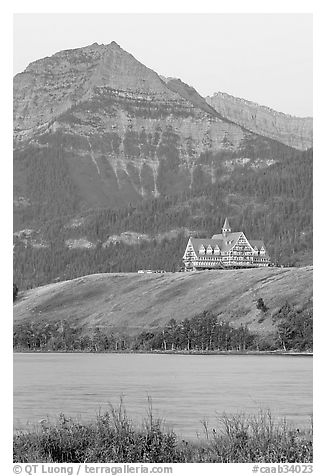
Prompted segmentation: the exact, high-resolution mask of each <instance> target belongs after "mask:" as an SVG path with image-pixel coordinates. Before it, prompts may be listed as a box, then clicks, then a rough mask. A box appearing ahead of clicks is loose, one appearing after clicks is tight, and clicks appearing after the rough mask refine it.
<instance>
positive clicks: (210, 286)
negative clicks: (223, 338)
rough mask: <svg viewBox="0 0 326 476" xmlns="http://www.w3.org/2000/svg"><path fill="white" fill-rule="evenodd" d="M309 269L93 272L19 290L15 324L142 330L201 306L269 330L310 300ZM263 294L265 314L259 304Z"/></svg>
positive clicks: (196, 311) (236, 321)
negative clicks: (276, 318)
mask: <svg viewBox="0 0 326 476" xmlns="http://www.w3.org/2000/svg"><path fill="white" fill-rule="evenodd" d="M312 273H313V270H312V267H311V266H308V267H304V268H266V269H263V268H261V269H247V270H228V271H223V270H221V271H203V272H194V273H166V274H162V275H160V274H149V275H138V274H136V273H112V274H107V273H105V274H94V275H89V276H84V277H82V278H76V279H73V280H71V281H64V282H59V283H54V284H49V285H46V286H42V287H39V288H36V289H32V290H29V291H25V292H22V293H20V294H19V298H18V300H17V301H16V302H15V304H14V321H15V322H16V323H18V322H21V321H23V320H26V319H27V320H29V321H33V322H35V321H39V320H47V321H59V320H68V321H69V322H71V324H74V325H75V324H76V325H78V326H82V327H84V328H85V331H86V330H87V329H89V328H94V327H99V328H102V329H110V330H114V331H126V332H128V334H131V333H135V334H136V333H139V332H141V331H143V330H150V329H155V328H159V327H162V326H164V325H165V324H166V323H167V322H168V321H169V320H170V319H171V318H174V319H175V320H176V321H177V322H180V321H181V320H184V319H186V318H191V317H193V316H195V315H196V314H199V313H201V312H202V311H204V310H211V311H213V312H214V313H216V314H219V315H220V317H221V319H223V320H225V321H228V322H230V323H231V324H233V325H234V326H239V325H240V324H246V325H248V329H250V330H252V331H255V332H258V333H259V334H265V333H269V332H270V331H272V330H273V329H274V327H273V326H274V325H273V322H272V316H273V314H275V313H276V312H277V311H278V310H279V309H280V307H281V306H282V305H283V304H284V303H285V302H289V303H290V304H292V305H294V306H298V307H301V306H303V305H305V303H307V301H309V300H311V299H312ZM259 298H262V299H263V300H264V303H265V305H266V306H267V308H268V311H267V312H265V313H262V311H261V310H259V309H257V300H258V299H259Z"/></svg>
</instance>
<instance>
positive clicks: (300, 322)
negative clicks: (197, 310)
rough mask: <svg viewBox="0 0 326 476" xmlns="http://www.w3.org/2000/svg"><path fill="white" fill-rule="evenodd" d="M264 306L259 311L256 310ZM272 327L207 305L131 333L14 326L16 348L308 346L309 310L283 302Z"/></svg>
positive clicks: (55, 325)
mask: <svg viewBox="0 0 326 476" xmlns="http://www.w3.org/2000/svg"><path fill="white" fill-rule="evenodd" d="M262 312H264V311H262ZM274 322H275V323H276V332H275V333H273V334H271V335H269V336H268V338H266V337H262V336H260V335H258V334H256V333H253V332H252V331H250V330H249V329H248V328H247V327H246V326H244V325H240V327H234V326H232V325H231V324H229V323H227V322H225V321H223V320H221V318H220V316H219V315H215V314H214V313H212V312H210V311H204V312H203V313H201V314H199V315H197V316H195V317H193V318H191V319H185V320H183V321H181V322H179V323H178V322H177V321H176V320H175V319H171V320H170V321H169V322H168V323H167V325H166V326H164V328H163V329H157V330H153V331H144V332H141V333H140V334H138V335H135V336H132V335H128V334H122V333H118V332H116V333H113V332H108V331H106V330H105V329H104V328H95V329H92V330H90V329H83V328H81V327H77V326H75V325H73V324H70V323H69V321H68V320H66V321H60V322H47V321H36V322H30V321H23V322H21V323H18V324H16V325H15V327H14V340H13V345H14V349H16V350H29V351H54V352H55V351H63V352H78V351H81V352H83V351H84V352H110V351H205V352H210V351H250V350H251V351H268V350H278V349H281V350H285V351H289V350H294V351H312V347H313V342H312V310H311V308H310V307H309V306H308V305H306V307H305V308H302V309H300V310H297V309H295V307H294V306H291V305H290V304H288V303H287V304H285V305H284V306H283V307H282V308H280V310H279V311H278V313H276V314H275V316H274Z"/></svg>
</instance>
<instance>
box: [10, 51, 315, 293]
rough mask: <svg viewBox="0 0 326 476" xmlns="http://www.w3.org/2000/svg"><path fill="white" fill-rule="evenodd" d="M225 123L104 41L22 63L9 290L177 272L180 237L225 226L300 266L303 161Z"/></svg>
mask: <svg viewBox="0 0 326 476" xmlns="http://www.w3.org/2000/svg"><path fill="white" fill-rule="evenodd" d="M224 114H225V115H224ZM239 115H240V112H239ZM237 120H238V119H237V118H230V117H227V114H226V113H224V112H223V113H222V112H220V111H218V110H217V109H216V108H215V106H214V107H213V105H211V104H208V102H207V101H206V100H205V99H204V98H203V97H202V96H200V94H199V93H198V92H197V91H196V90H195V89H194V88H193V87H191V86H189V85H187V84H185V83H184V82H183V81H182V80H180V79H174V78H165V77H162V76H159V75H158V74H157V73H156V72H154V71H153V70H151V69H149V68H147V67H146V66H145V65H143V64H141V63H140V62H139V61H137V59H135V58H134V57H133V56H132V55H131V54H129V53H128V52H126V51H124V50H123V49H122V48H121V47H120V46H119V45H117V43H115V42H112V43H110V44H109V45H98V44H97V43H94V44H93V45H90V46H87V47H83V48H78V49H73V50H65V51H61V52H58V53H56V54H54V55H53V56H51V57H49V58H43V59H40V60H38V61H35V62H33V63H31V64H30V65H29V66H28V67H27V68H26V70H25V71H24V72H22V73H20V74H17V75H16V76H15V77H14V161H13V166H14V232H15V233H14V242H15V248H14V249H15V253H14V278H15V280H16V281H17V284H18V286H19V288H20V289H26V288H29V287H34V286H39V285H43V284H46V283H49V282H51V281H53V280H55V279H57V280H64V279H71V278H75V277H77V276H81V275H85V274H90V273H97V272H124V271H137V269H139V268H163V269H165V270H167V271H176V270H178V269H179V267H180V265H181V262H180V260H181V257H182V253H183V250H184V246H185V242H186V240H187V237H188V236H189V235H190V234H191V235H193V236H194V235H199V236H211V235H212V234H214V233H218V232H219V230H220V227H221V226H222V222H223V221H224V218H225V216H229V218H230V220H231V226H232V228H233V229H234V230H237V229H239V230H240V229H241V230H243V231H244V232H245V233H246V234H248V236H250V237H251V238H252V239H264V242H265V244H266V245H267V247H268V250H269V253H270V255H271V257H272V260H273V261H275V262H279V263H282V264H285V265H300V266H302V265H307V264H311V262H312V214H311V210H312V150H311V149H309V150H307V151H305V150H304V151H301V150H298V149H296V148H294V147H290V146H288V145H285V144H283V143H282V142H280V141H278V140H275V139H271V138H270V137H268V135H272V132H271V130H269V131H267V132H266V134H265V135H261V134H258V133H256V132H252V131H250V130H249V127H245V126H244V125H243V124H238V123H237ZM296 133H297V132H296V131H295V130H294V131H293V137H295V135H296ZM294 140H295V139H293V141H294Z"/></svg>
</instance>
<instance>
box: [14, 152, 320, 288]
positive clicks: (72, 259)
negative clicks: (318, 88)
mask: <svg viewBox="0 0 326 476" xmlns="http://www.w3.org/2000/svg"><path fill="white" fill-rule="evenodd" d="M312 172H313V170H312V150H309V151H307V152H304V153H301V152H298V153H297V156H296V157H295V158H294V157H293V156H292V155H291V157H285V158H284V159H283V161H282V162H278V163H276V164H274V165H272V166H270V167H268V168H264V169H255V170H253V169H251V168H249V167H241V168H237V169H235V170H234V171H233V172H232V173H231V174H230V175H229V176H228V177H227V178H225V180H222V179H221V180H220V181H219V182H217V183H215V184H213V185H212V184H209V183H207V184H206V185H205V187H203V182H204V179H203V181H202V180H200V177H197V179H196V180H194V186H193V188H192V189H190V190H187V191H184V192H182V193H179V194H175V195H172V196H168V197H165V196H161V197H159V198H152V199H146V200H143V201H142V202H139V203H138V204H136V205H129V206H126V207H124V208H120V209H100V210H90V211H88V212H84V213H81V214H80V213H79V214H76V213H74V212H73V210H74V208H75V206H76V205H75V203H71V208H69V207H68V209H66V210H63V209H62V210H61V214H60V213H59V215H60V216H61V218H53V219H50V220H48V221H47V222H46V223H45V224H43V225H42V226H40V227H39V228H38V231H37V236H36V238H38V239H39V240H44V241H45V242H46V243H48V245H49V246H48V247H44V248H36V247H33V246H32V244H31V243H30V242H29V241H28V240H27V241H26V242H24V241H22V240H21V239H18V238H16V239H15V253H14V281H15V282H16V283H17V285H18V287H19V289H26V288H30V287H35V286H39V285H42V284H46V283H49V282H52V281H54V280H63V279H71V278H75V277H78V276H82V275H86V274H91V273H99V272H135V271H137V270H138V269H144V268H150V269H164V270H166V271H177V270H179V269H180V267H181V266H182V255H183V252H184V249H185V246H186V243H187V240H188V237H189V234H191V235H193V236H204V237H208V236H212V234H214V233H217V232H219V231H220V229H221V226H222V224H223V222H224V219H225V217H226V216H228V217H229V221H230V224H231V227H232V229H233V230H234V231H236V230H242V231H244V233H245V234H246V236H247V237H248V238H249V239H263V240H264V242H265V244H266V246H267V250H268V252H269V254H270V256H271V258H272V261H273V262H274V263H276V264H280V265H286V266H301V265H307V264H312V229H313V222H312V190H313V187H312V175H313V174H312ZM196 173H197V174H199V175H200V168H197V172H196ZM30 180H31V181H32V177H31V178H30ZM58 180H59V178H58ZM50 182H51V180H50ZM31 183H32V182H31ZM200 183H201V185H199V184H200ZM196 184H197V185H196ZM45 186H46V184H45ZM67 190H68V192H69V188H68V189H67ZM68 192H67V193H68ZM52 198H53V200H50V201H49V203H50V204H49V206H52V209H53V210H54V209H55V213H56V214H57V207H56V205H55V203H52V204H51V202H52V201H54V202H55V201H56V200H57V198H58V197H54V196H53V197H52ZM64 203H65V202H64ZM46 205H47V204H43V208H42V210H41V209H40V210H39V212H40V214H41V215H43V214H44V213H45V211H44V207H46ZM62 206H63V205H62ZM53 207H54V208H53ZM50 215H51V214H50ZM75 217H81V218H83V219H84V220H83V223H82V224H81V225H80V226H78V227H76V228H69V227H67V223H69V221H70V220H71V219H72V218H75ZM173 229H177V230H179V234H178V235H177V236H174V237H171V238H167V237H166V238H163V239H161V237H160V236H159V235H160V233H164V232H168V231H170V230H173ZM125 231H133V232H137V233H144V234H147V235H149V238H150V240H149V241H140V243H139V244H138V243H137V244H134V245H128V244H125V243H117V244H110V245H108V246H107V247H103V246H102V245H103V243H104V242H105V241H106V240H107V239H108V237H109V236H111V235H113V234H120V233H122V232H125ZM81 237H83V238H87V239H88V240H89V241H91V242H92V243H94V244H95V245H96V246H95V248H94V249H68V248H67V247H66V246H65V240H67V239H74V238H75V239H78V238H81Z"/></svg>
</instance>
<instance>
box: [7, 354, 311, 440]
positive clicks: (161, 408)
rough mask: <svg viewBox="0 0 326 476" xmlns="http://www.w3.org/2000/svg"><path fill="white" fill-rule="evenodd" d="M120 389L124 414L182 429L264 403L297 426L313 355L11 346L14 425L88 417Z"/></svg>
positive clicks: (191, 432) (306, 401)
mask: <svg viewBox="0 0 326 476" xmlns="http://www.w3.org/2000/svg"><path fill="white" fill-rule="evenodd" d="M120 396H123V400H124V403H125V406H126V407H127V410H128V413H129V414H130V416H132V417H133V418H135V420H138V419H139V420H140V419H141V417H142V416H144V415H145V414H146V410H147V407H148V404H147V397H148V396H150V397H151V398H152V404H153V408H154V413H155V414H157V415H159V416H160V417H162V418H163V419H164V420H165V422H166V424H167V426H171V427H173V428H174V429H175V431H176V432H177V433H178V434H182V435H183V436H184V437H188V438H189V437H190V438H191V437H195V436H196V432H201V429H202V425H201V421H202V420H203V419H206V420H208V422H209V424H210V425H211V427H215V426H216V415H221V414H222V413H223V412H224V411H225V412H231V413H235V412H239V411H242V412H246V413H256V412H257V411H258V410H259V409H261V408H262V409H268V408H269V409H270V410H271V411H272V413H273V414H274V415H275V416H277V417H285V416H286V417H287V419H288V420H289V421H291V422H293V423H294V424H295V425H296V426H306V425H307V426H308V425H309V421H310V415H311V414H312V358H311V357H294V356H267V355H264V356H255V355H243V356H241V355H207V356H206V355H198V356H197V355H196V356H193V355H162V354H160V355H153V354H135V355H131V354H14V427H15V428H16V429H18V428H25V427H26V426H28V425H34V424H35V423H36V422H38V421H39V420H40V419H41V418H45V417H47V416H50V417H54V416H57V415H59V413H60V412H63V413H65V414H66V415H70V416H74V417H78V418H79V419H81V420H82V421H87V420H88V419H92V418H93V417H94V416H95V415H96V414H97V413H98V412H99V411H100V410H101V411H102V412H103V411H105V410H106V409H107V404H108V403H112V404H114V405H115V404H117V403H118V402H119V399H120Z"/></svg>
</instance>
